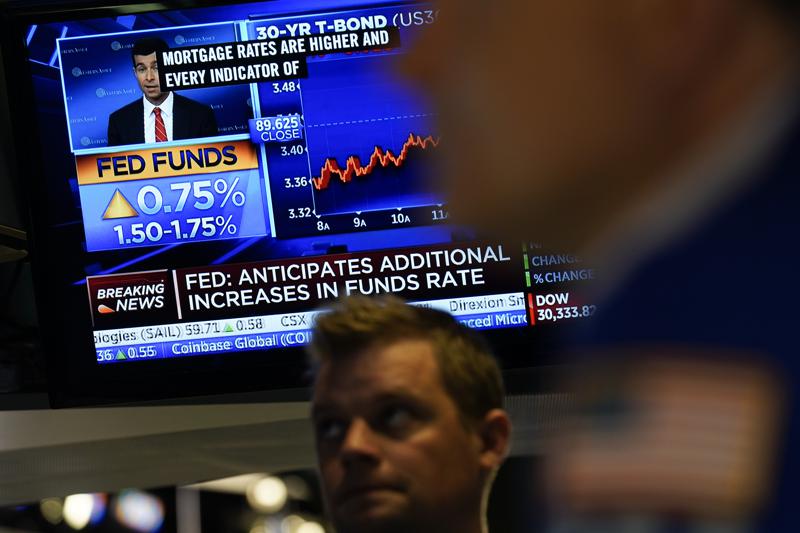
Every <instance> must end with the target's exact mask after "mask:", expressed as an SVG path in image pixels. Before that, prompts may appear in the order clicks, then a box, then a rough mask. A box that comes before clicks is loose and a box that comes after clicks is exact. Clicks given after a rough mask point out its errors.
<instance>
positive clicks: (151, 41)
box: [131, 37, 169, 67]
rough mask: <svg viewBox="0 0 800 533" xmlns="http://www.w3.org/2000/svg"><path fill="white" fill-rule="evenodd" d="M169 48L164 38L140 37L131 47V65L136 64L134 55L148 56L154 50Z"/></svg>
mask: <svg viewBox="0 0 800 533" xmlns="http://www.w3.org/2000/svg"><path fill="white" fill-rule="evenodd" d="M167 50H169V45H168V44H167V42H166V41H165V40H164V39H161V38H158V37H142V38H141V39H137V40H136V42H135V43H133V48H132V49H131V60H132V61H133V66H134V67H135V66H136V56H149V55H150V54H152V53H155V52H166V51H167Z"/></svg>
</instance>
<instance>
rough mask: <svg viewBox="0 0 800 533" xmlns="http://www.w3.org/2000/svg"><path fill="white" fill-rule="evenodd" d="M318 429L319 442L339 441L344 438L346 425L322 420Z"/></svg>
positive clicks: (335, 421)
mask: <svg viewBox="0 0 800 533" xmlns="http://www.w3.org/2000/svg"><path fill="white" fill-rule="evenodd" d="M316 429H317V439H318V440H320V441H338V440H341V438H342V437H343V436H344V432H345V424H344V422H342V421H340V420H321V421H319V422H317V428H316Z"/></svg>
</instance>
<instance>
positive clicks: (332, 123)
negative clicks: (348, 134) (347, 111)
mask: <svg viewBox="0 0 800 533" xmlns="http://www.w3.org/2000/svg"><path fill="white" fill-rule="evenodd" d="M433 115H434V113H420V114H418V115H401V116H397V117H381V118H367V119H364V120H345V121H342V122H326V123H325V124H307V125H306V128H330V127H332V126H348V125H350V124H368V123H370V122H385V121H387V120H402V119H409V118H424V117H432V116H433Z"/></svg>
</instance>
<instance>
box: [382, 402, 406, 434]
mask: <svg viewBox="0 0 800 533" xmlns="http://www.w3.org/2000/svg"><path fill="white" fill-rule="evenodd" d="M412 418H413V417H412V414H411V411H409V410H408V409H406V408H405V407H390V408H389V409H387V410H386V411H385V412H384V415H383V424H384V426H385V427H386V428H387V429H390V430H394V431H397V430H402V429H404V428H406V427H408V425H409V424H410V423H411V421H412Z"/></svg>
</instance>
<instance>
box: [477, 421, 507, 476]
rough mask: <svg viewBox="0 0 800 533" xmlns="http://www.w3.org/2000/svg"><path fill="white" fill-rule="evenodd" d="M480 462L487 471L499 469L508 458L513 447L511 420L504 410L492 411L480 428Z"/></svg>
mask: <svg viewBox="0 0 800 533" xmlns="http://www.w3.org/2000/svg"><path fill="white" fill-rule="evenodd" d="M478 437H479V438H480V443H481V450H480V456H481V458H480V462H481V466H482V467H484V468H485V469H486V470H494V469H496V468H498V467H499V466H500V465H501V464H503V461H505V459H506V457H507V456H508V452H509V448H510V447H511V419H510V418H509V417H508V413H506V412H505V411H504V410H502V409H492V410H491V411H489V412H488V413H486V416H484V417H483V421H482V422H481V423H480V426H479V427H478Z"/></svg>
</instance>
